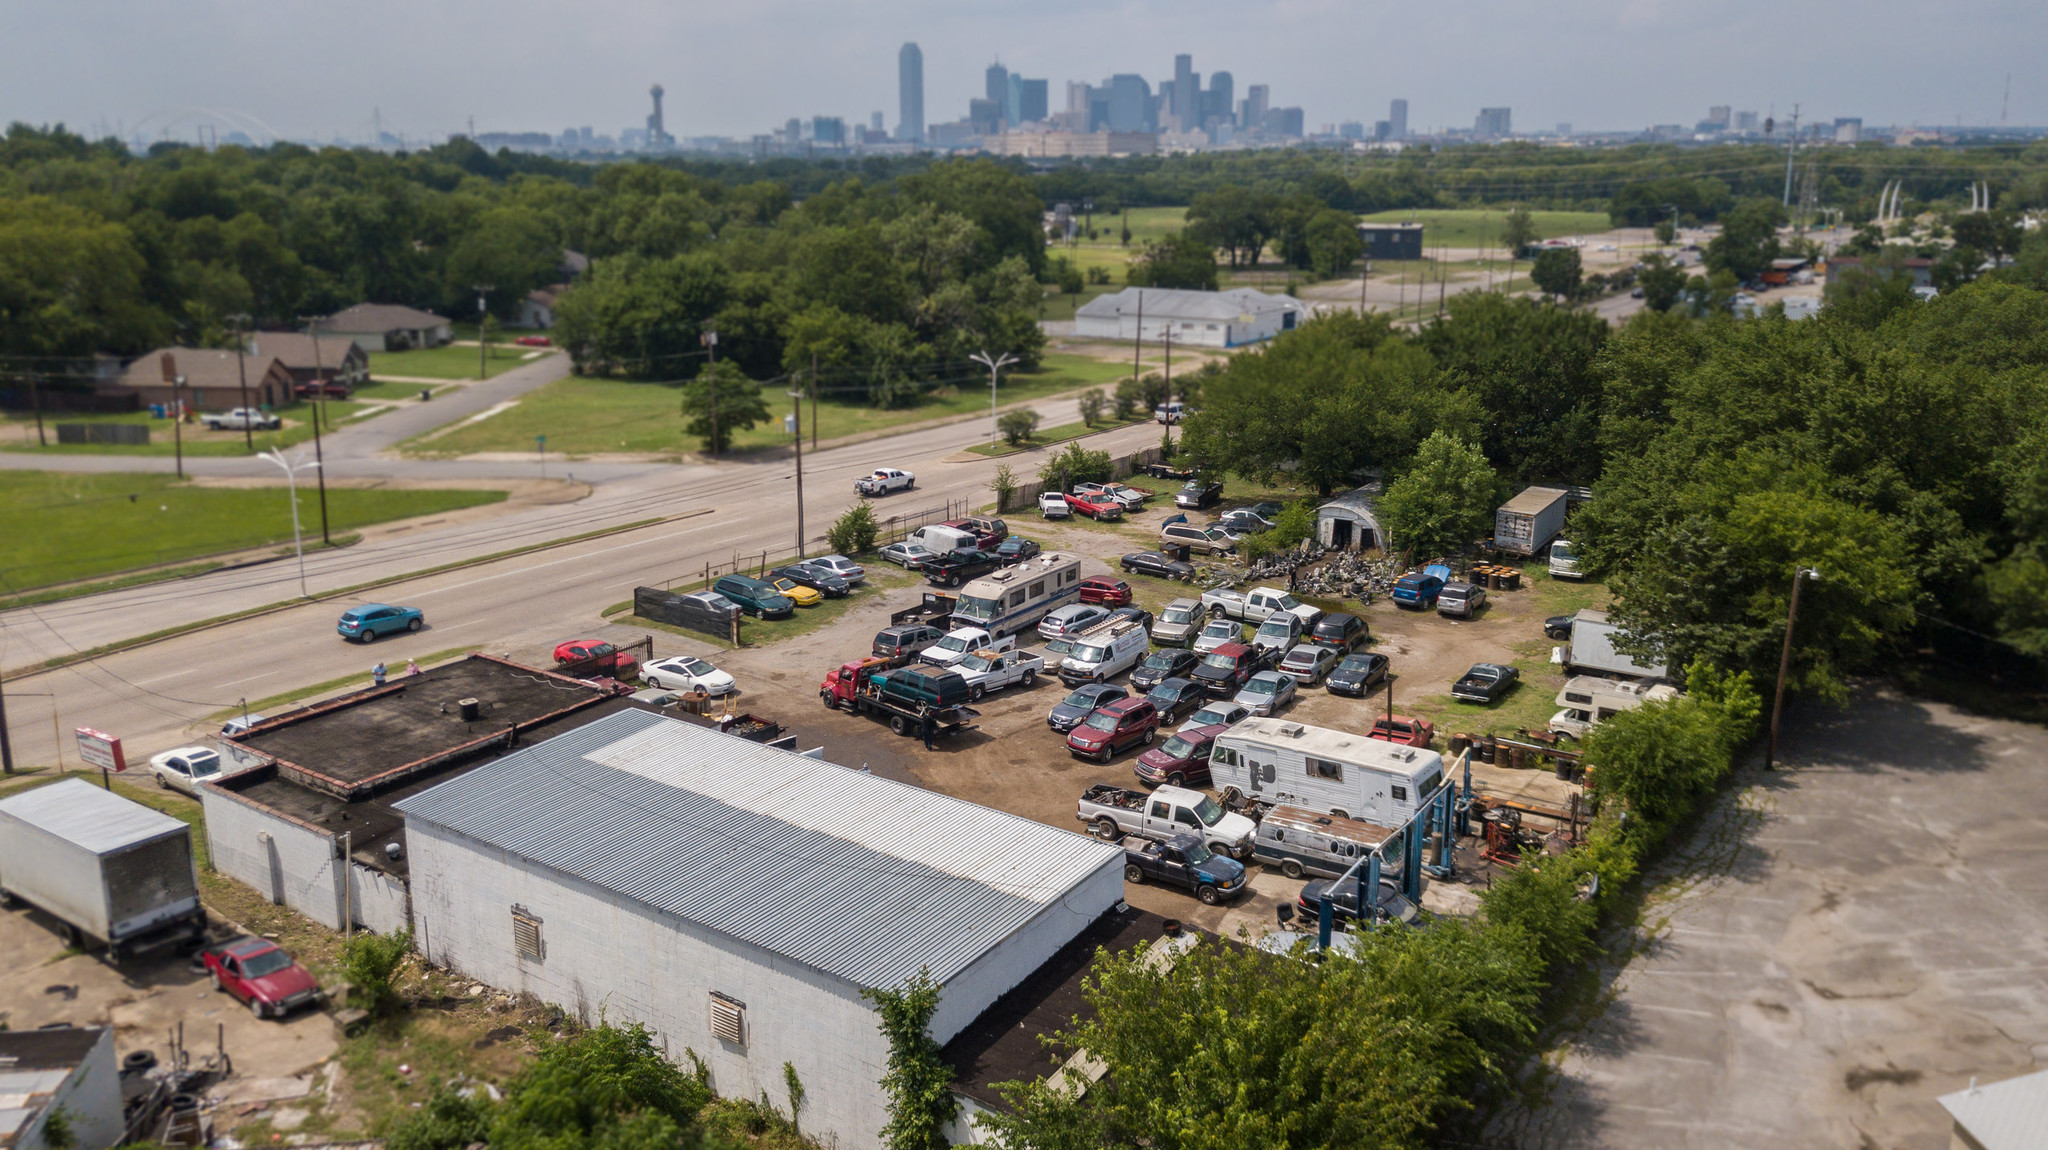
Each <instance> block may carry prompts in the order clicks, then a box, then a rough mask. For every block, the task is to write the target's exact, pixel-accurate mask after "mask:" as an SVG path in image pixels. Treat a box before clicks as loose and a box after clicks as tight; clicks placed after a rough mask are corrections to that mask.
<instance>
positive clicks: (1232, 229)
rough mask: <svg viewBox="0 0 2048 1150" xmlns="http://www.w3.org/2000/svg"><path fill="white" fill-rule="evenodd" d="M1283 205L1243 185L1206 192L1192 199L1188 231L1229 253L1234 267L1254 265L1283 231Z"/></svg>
mask: <svg viewBox="0 0 2048 1150" xmlns="http://www.w3.org/2000/svg"><path fill="white" fill-rule="evenodd" d="M1279 207H1280V204H1279V200H1278V198H1277V197H1275V196H1273V195H1271V194H1270V193H1266V192H1254V191H1251V190H1249V189H1247V188H1243V187H1223V188H1218V189H1216V190H1215V191H1211V192H1204V193H1202V194H1201V195H1198V196H1196V197H1194V199H1193V200H1191V201H1190V202H1189V203H1188V211H1187V217H1186V220H1187V234H1188V235H1189V236H1190V237H1191V238H1193V239H1195V240H1196V241H1197V242H1199V243H1202V244H1204V245H1206V246H1207V247H1209V248H1212V249H1215V248H1220V249H1222V250H1223V251H1224V252H1226V253H1228V255H1229V259H1230V266H1231V267H1233V268H1236V267H1243V266H1247V265H1254V264H1257V263H1258V262H1259V253H1260V252H1262V251H1263V250H1265V247H1266V243H1267V241H1268V240H1270V239H1272V238H1273V236H1274V235H1275V234H1276V233H1277V232H1278V231H1279V226H1280V225H1279V219H1278V213H1279ZM1125 242H1126V243H1128V242H1129V240H1128V238H1126V241H1125ZM1161 286H1164V285H1161Z"/></svg>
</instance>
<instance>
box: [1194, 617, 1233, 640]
mask: <svg viewBox="0 0 2048 1150" xmlns="http://www.w3.org/2000/svg"><path fill="white" fill-rule="evenodd" d="M1236 634H1237V624H1235V623H1233V622H1231V621H1230V620H1228V619H1218V620H1216V621H1215V622H1213V623H1211V624H1209V625H1208V626H1207V627H1204V628H1202V635H1203V636H1204V637H1205V638H1210V639H1229V638H1232V637H1234V636H1236Z"/></svg>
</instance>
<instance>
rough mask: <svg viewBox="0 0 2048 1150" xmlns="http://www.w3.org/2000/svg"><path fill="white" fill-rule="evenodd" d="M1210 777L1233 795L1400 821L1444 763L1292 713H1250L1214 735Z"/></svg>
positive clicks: (1436, 781)
mask: <svg viewBox="0 0 2048 1150" xmlns="http://www.w3.org/2000/svg"><path fill="white" fill-rule="evenodd" d="M1209 777H1210V780H1211V781H1212V782H1213V784H1214V785H1215V786H1216V787H1218V788H1220V789H1221V790H1222V792H1223V796H1224V798H1225V799H1226V800H1228V801H1233V802H1234V801H1236V800H1238V799H1243V798H1249V799H1251V800H1253V801H1254V802H1258V803H1262V804H1272V805H1291V806H1297V807H1307V808H1309V809H1311V810H1317V811H1323V812H1325V813H1327V814H1333V815H1337V816H1339V817H1342V818H1351V819H1358V820H1360V821H1361V822H1368V823H1372V824H1373V825H1375V826H1383V827H1398V826H1402V825H1403V824H1405V823H1407V822H1408V820H1409V819H1410V818H1412V817H1414V814H1415V812H1416V811H1417V810H1419V809H1420V808H1421V807H1422V804H1423V801H1424V800H1425V799H1427V798H1428V797H1429V796H1430V795H1431V794H1432V793H1434V792H1435V791H1436V789H1437V787H1438V786H1439V785H1441V784H1442V782H1443V777H1444V761H1443V758H1442V756H1440V755H1438V754H1437V753H1436V752H1435V751H1430V750H1425V749H1423V748H1420V747H1408V746H1400V745H1397V744H1394V743H1389V742H1385V741H1383V740H1380V739H1369V738H1366V737H1365V736H1364V735H1354V734H1351V733H1350V732H1348V731H1333V730H1330V729H1329V728H1327V727H1311V726H1308V725H1307V724H1305V723H1298V722H1295V721H1294V720H1292V719H1246V720H1245V721H1244V722H1241V723H1239V724H1237V725H1236V726H1234V727H1232V728H1230V730H1229V731H1228V732H1226V733H1224V734H1222V735H1219V736H1217V739H1216V750H1215V753H1214V754H1213V755H1212V756H1211V757H1210V760H1209Z"/></svg>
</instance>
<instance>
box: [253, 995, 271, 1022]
mask: <svg viewBox="0 0 2048 1150" xmlns="http://www.w3.org/2000/svg"><path fill="white" fill-rule="evenodd" d="M249 1013H251V1014H253V1015H255V1016H256V1017H257V1018H263V1017H264V1016H265V1015H266V1014H267V1013H268V1012H267V1011H265V1010H264V1009H263V1000H262V999H260V998H252V999H250V1000H249Z"/></svg>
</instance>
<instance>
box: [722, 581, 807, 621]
mask: <svg viewBox="0 0 2048 1150" xmlns="http://www.w3.org/2000/svg"><path fill="white" fill-rule="evenodd" d="M711 589H712V590H713V591H716V592H718V593H719V594H720V595H723V596H725V597H726V598H728V599H730V600H732V601H733V602H735V603H738V604H739V605H740V610H742V611H744V612H746V613H747V614H749V615H754V616H758V617H759V618H762V619H780V618H783V617H784V616H786V615H789V614H791V613H793V612H795V610H796V604H795V603H793V602H791V601H790V598H789V596H787V595H784V594H783V593H782V592H780V591H777V590H776V589H775V585H774V584H772V583H765V582H763V581H761V580H759V579H752V578H749V577H747V576H745V575H727V576H725V577H724V578H722V579H720V580H719V581H718V582H716V583H713V584H712V585H711Z"/></svg>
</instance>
